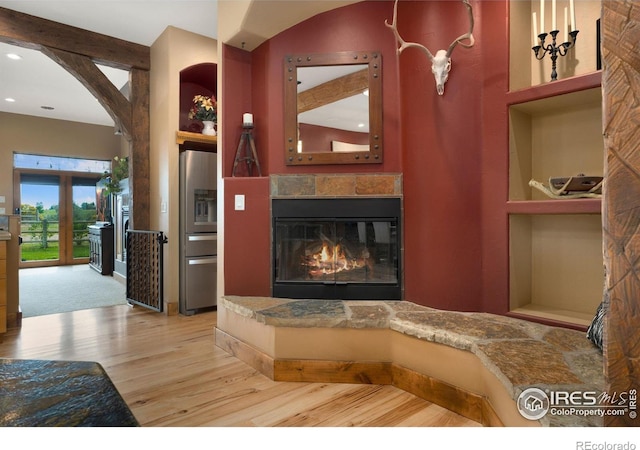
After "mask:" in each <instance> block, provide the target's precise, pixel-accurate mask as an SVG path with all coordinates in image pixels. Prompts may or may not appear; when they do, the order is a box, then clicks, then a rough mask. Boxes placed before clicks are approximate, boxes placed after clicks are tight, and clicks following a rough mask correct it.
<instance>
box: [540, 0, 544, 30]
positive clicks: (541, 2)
mask: <svg viewBox="0 0 640 450" xmlns="http://www.w3.org/2000/svg"><path fill="white" fill-rule="evenodd" d="M540 33H544V0H540Z"/></svg>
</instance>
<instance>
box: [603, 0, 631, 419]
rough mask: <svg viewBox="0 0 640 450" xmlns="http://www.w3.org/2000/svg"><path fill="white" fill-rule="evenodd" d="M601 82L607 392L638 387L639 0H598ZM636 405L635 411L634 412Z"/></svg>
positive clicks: (628, 416)
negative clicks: (600, 17)
mask: <svg viewBox="0 0 640 450" xmlns="http://www.w3.org/2000/svg"><path fill="white" fill-rule="evenodd" d="M601 27H602V56H603V67H604V69H603V75H602V88H603V95H604V107H603V126H604V137H605V152H606V155H605V158H604V159H605V170H604V173H605V188H604V191H603V194H604V197H603V200H602V206H603V209H602V214H603V240H604V246H603V248H604V262H605V267H606V275H607V276H606V286H605V290H606V293H607V296H608V297H609V308H608V311H607V313H606V319H605V326H604V328H605V329H604V360H605V379H606V383H607V392H608V393H609V394H611V395H613V394H614V393H618V395H620V393H622V392H626V393H629V391H630V390H632V389H635V390H638V389H639V388H640V345H638V343H639V342H640V327H638V324H639V323H640V280H639V279H638V272H640V246H639V243H638V241H639V238H640V235H639V234H638V228H640V202H639V201H638V199H640V158H639V157H638V155H640V140H639V139H638V127H637V126H636V124H638V123H639V122H640V111H639V110H638V109H637V108H634V107H633V106H632V105H637V104H638V101H640V55H638V52H637V43H638V42H640V5H639V4H637V3H636V2H630V1H625V2H620V1H618V0H603V2H602V22H601ZM636 413H637V412H636ZM605 425H606V426H638V425H640V418H637V417H635V418H632V417H630V415H629V414H626V415H624V416H605Z"/></svg>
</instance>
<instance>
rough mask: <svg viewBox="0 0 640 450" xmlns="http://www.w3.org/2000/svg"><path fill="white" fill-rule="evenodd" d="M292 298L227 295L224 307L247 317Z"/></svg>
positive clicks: (223, 298)
mask: <svg viewBox="0 0 640 450" xmlns="http://www.w3.org/2000/svg"><path fill="white" fill-rule="evenodd" d="M291 301H292V300H290V299H286V298H273V297H239V296H235V295H227V296H224V297H222V302H223V303H224V307H225V308H227V309H229V310H231V311H234V312H236V313H238V314H240V315H242V316H245V317H255V313H256V311H260V310H262V309H267V308H271V307H273V306H278V305H281V304H283V303H289V302H291Z"/></svg>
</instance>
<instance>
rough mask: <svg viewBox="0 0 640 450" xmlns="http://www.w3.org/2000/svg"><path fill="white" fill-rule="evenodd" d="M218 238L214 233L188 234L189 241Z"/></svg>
mask: <svg viewBox="0 0 640 450" xmlns="http://www.w3.org/2000/svg"><path fill="white" fill-rule="evenodd" d="M216 239H218V236H217V235H215V234H205V235H202V236H189V237H188V240H189V241H215V240H216Z"/></svg>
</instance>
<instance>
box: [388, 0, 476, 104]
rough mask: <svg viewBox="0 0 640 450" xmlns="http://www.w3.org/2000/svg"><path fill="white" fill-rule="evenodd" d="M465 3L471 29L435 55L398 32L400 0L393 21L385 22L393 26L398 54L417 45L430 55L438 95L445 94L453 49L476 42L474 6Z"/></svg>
mask: <svg viewBox="0 0 640 450" xmlns="http://www.w3.org/2000/svg"><path fill="white" fill-rule="evenodd" d="M462 2H463V3H464V5H465V6H466V8H467V12H468V14H469V31H468V32H467V33H465V34H463V35H461V36H458V37H457V38H456V39H455V40H454V41H453V42H452V43H451V45H449V49H448V50H447V51H444V50H438V51H437V52H436V54H435V56H434V55H432V54H431V52H430V51H429V49H428V48H427V47H425V46H424V45H421V44H418V43H417V42H405V41H404V39H402V38H401V37H400V33H399V32H398V24H397V19H398V0H396V1H395V3H394V5H393V22H392V23H391V24H389V22H387V21H386V20H385V21H384V24H385V25H386V26H387V27H389V28H391V30H392V31H393V34H394V35H395V37H396V42H397V43H398V44H400V47H399V48H398V54H400V53H402V51H403V50H404V49H405V48H409V47H415V48H418V49H420V50H422V51H423V52H425V53H426V55H427V56H428V57H429V60H430V61H431V72H432V73H433V75H434V77H435V80H436V89H437V90H438V95H442V94H444V84H445V83H446V82H447V79H448V78H449V71H450V70H451V53H452V52H453V49H454V48H456V46H457V45H458V44H460V45H462V46H463V47H467V48H469V47H473V44H474V43H475V39H474V38H473V8H472V7H471V4H470V3H469V0H462ZM466 39H468V40H469V43H468V44H465V43H463V42H462V41H464V40H466Z"/></svg>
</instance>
